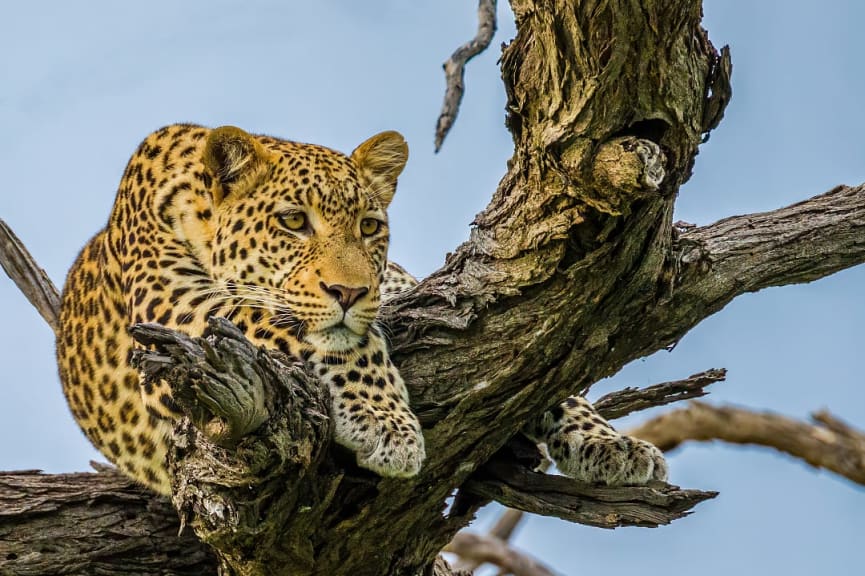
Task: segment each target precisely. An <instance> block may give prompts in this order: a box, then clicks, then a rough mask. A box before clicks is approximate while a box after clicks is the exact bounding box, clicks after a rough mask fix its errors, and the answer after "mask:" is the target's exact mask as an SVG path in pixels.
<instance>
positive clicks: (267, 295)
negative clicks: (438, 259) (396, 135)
mask: <svg viewBox="0 0 865 576" xmlns="http://www.w3.org/2000/svg"><path fill="white" fill-rule="evenodd" d="M399 140H400V142H402V139H401V138H400V139H399ZM260 144H261V150H260V153H261V155H260V158H259V164H260V165H259V166H258V167H257V168H256V169H255V171H254V173H251V174H249V175H248V176H246V177H244V178H241V179H236V180H233V181H232V180H231V179H230V178H229V179H227V180H226V179H225V178H223V181H222V182H221V183H220V182H216V183H215V184H214V185H216V186H220V185H221V186H222V187H223V189H222V190H221V191H218V192H217V193H216V194H215V196H214V197H215V198H221V202H219V203H218V206H217V209H216V212H215V214H214V217H215V220H214V224H215V233H214V236H213V242H212V247H211V250H212V252H211V266H212V274H213V277H214V279H216V280H217V281H218V282H219V284H220V285H221V286H223V287H224V289H225V292H226V297H227V296H228V295H229V294H230V295H231V297H233V298H235V299H240V300H242V302H243V304H244V305H245V306H254V307H260V309H261V311H262V314H265V315H269V316H270V318H271V319H270V322H271V323H272V324H273V325H274V326H280V327H287V328H290V329H292V330H293V331H294V332H295V333H296V334H297V337H298V339H299V340H301V341H304V342H306V343H308V344H310V345H312V346H313V347H314V348H315V349H317V350H322V351H331V352H343V351H346V350H348V349H350V348H352V347H356V346H357V345H358V344H359V343H360V342H361V340H362V339H363V338H364V337H365V336H366V334H367V332H368V331H369V328H370V326H371V324H372V323H373V321H374V320H375V318H376V316H377V314H378V309H379V304H380V285H381V281H382V278H383V275H384V270H385V266H386V263H387V247H388V239H389V237H388V225H387V213H386V211H385V210H386V208H387V205H388V203H389V202H390V199H391V198H392V196H393V189H392V188H388V185H389V182H383V181H381V180H380V179H379V180H375V179H371V178H370V177H369V175H368V172H369V166H368V164H366V165H365V164H364V159H365V158H364V157H363V155H362V154H360V155H359V154H358V151H355V153H354V154H353V155H352V157H348V156H345V155H343V154H340V153H338V152H335V151H332V150H329V149H327V148H323V147H320V146H313V145H307V144H296V143H291V142H283V141H271V140H268V139H262V140H261V141H260ZM402 145H403V146H404V143H402ZM362 146H363V145H362ZM358 150H361V148H359V149H358ZM400 169H401V166H400ZM217 175H218V172H217ZM393 184H395V178H394V179H393Z"/></svg>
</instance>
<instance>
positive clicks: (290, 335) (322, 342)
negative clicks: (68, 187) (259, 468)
mask: <svg viewBox="0 0 865 576" xmlns="http://www.w3.org/2000/svg"><path fill="white" fill-rule="evenodd" d="M407 160H408V145H407V143H406V141H405V139H404V138H403V136H402V135H401V134H399V133H398V132H395V131H385V132H381V133H379V134H376V135H375V136H372V137H371V138H369V139H367V140H366V141H364V142H363V143H361V144H360V145H359V146H357V147H356V148H355V149H354V150H353V151H352V152H351V153H350V154H343V153H341V152H338V151H336V150H333V149H330V148H327V147H325V146H321V145H317V144H306V143H300V142H295V141H291V140H285V139H281V138H277V137H273V136H267V135H258V134H251V133H248V132H246V131H244V130H242V129H240V128H238V127H235V126H221V127H217V128H207V127H204V126H199V125H196V124H172V125H169V126H165V127H163V128H161V129H159V130H157V131H155V132H153V133H151V134H150V135H148V136H147V137H146V138H145V139H144V141H143V142H142V143H141V144H140V145H139V146H138V148H137V149H136V151H135V152H134V153H133V155H132V156H131V158H130V160H129V161H128V163H127V165H126V169H125V171H124V173H123V176H122V178H121V180H120V184H119V186H118V189H117V193H116V197H115V201H114V205H113V207H112V209H111V212H110V215H109V218H108V222H107V224H106V225H105V227H104V228H102V229H101V230H100V231H99V232H97V233H96V235H95V236H93V237H92V238H91V239H90V241H89V242H87V244H86V245H85V246H84V248H83V249H82V250H81V252H80V254H79V255H78V257H77V259H76V260H75V262H74V264H73V265H72V267H71V269H70V271H69V273H68V275H67V278H66V282H65V284H64V288H63V292H62V296H61V306H60V316H59V327H58V330H57V338H56V352H57V354H56V355H57V363H58V371H59V374H60V380H61V383H62V388H63V393H64V395H65V397H66V400H67V403H68V405H69V408H70V411H71V413H72V415H73V418H74V419H75V421H76V422H77V423H78V425H79V427H80V428H81V430H82V431H83V433H84V435H85V436H86V437H87V438H88V439H89V440H90V442H91V443H92V444H93V445H94V446H95V447H96V448H97V449H98V450H99V451H100V452H101V453H102V454H103V455H104V456H105V457H106V458H107V459H108V460H109V461H111V462H112V463H113V464H114V465H116V466H117V467H118V468H119V469H120V470H121V471H122V472H123V473H125V474H126V475H128V476H129V477H131V478H132V479H134V480H136V481H138V482H140V483H141V484H143V485H144V486H146V487H148V488H150V489H152V490H154V491H155V492H158V493H161V494H170V493H171V481H172V479H171V476H170V472H169V470H168V466H167V464H166V456H167V454H168V451H169V450H170V443H171V438H172V430H173V428H174V425H175V423H176V421H177V420H178V418H180V417H181V416H182V410H181V408H180V407H179V405H178V403H177V402H176V401H175V400H174V398H173V396H172V391H171V389H170V387H169V386H168V384H167V383H166V382H164V381H159V380H157V381H153V380H149V379H145V378H143V377H142V375H141V374H140V373H139V371H138V370H137V369H136V368H135V367H134V366H133V365H132V363H131V357H132V352H133V350H134V349H135V348H136V343H135V342H134V340H133V338H132V336H131V333H130V327H131V326H133V325H135V324H140V323H148V322H151V323H158V324H161V325H163V326H166V327H168V328H172V329H174V330H177V331H180V332H182V333H185V334H188V335H190V336H200V335H201V334H203V333H204V331H205V328H206V326H207V323H208V320H209V319H210V318H211V317H214V316H221V317H224V318H227V319H228V320H230V321H231V322H233V323H234V324H235V325H236V326H237V327H238V328H239V329H240V331H241V332H242V333H243V334H244V335H245V336H246V338H247V339H249V340H250V341H251V342H252V343H253V344H255V345H257V346H261V347H265V348H270V349H275V350H278V351H280V352H282V353H283V354H285V355H287V356H288V357H291V358H294V359H296V360H297V361H299V362H303V363H305V364H306V366H307V367H308V369H309V370H310V371H311V372H312V373H314V374H315V375H316V376H317V378H318V380H319V381H320V382H321V384H322V385H323V386H325V387H327V389H328V391H329V393H330V397H331V406H330V411H331V418H332V420H333V423H334V440H335V441H336V443H337V444H340V445H342V446H344V447H345V448H347V449H348V450H349V451H350V452H351V453H353V454H354V458H355V459H356V462H357V464H358V465H359V466H360V467H361V468H365V469H368V470H370V471H372V472H373V473H375V474H378V475H380V476H382V477H394V478H410V477H413V476H415V475H417V474H418V472H419V471H420V469H421V466H422V464H423V462H424V460H425V458H426V451H425V444H424V436H423V431H422V429H421V425H420V422H419V420H418V418H417V415H416V414H415V413H414V412H413V411H412V409H411V406H410V399H409V394H408V390H407V387H406V385H405V382H404V380H403V378H402V376H401V375H400V373H399V370H398V369H397V367H396V366H395V365H394V363H393V361H392V360H391V357H390V354H389V351H388V345H387V337H386V334H385V332H384V329H383V327H382V325H381V323H380V320H379V317H380V310H381V307H382V305H383V303H387V302H389V301H391V300H392V299H393V298H396V297H398V296H399V295H400V294H402V293H403V292H405V291H406V290H411V289H413V288H414V286H415V285H416V284H417V280H416V279H415V278H414V277H413V276H411V275H410V274H409V273H408V272H407V271H405V269H403V268H402V267H400V266H399V265H397V264H396V263H394V262H391V261H389V260H388V258H387V252H388V247H389V240H390V232H389V222H388V214H387V209H388V207H389V205H390V203H391V201H392V200H393V198H394V195H395V192H396V188H397V182H398V179H399V177H400V175H401V174H402V172H403V169H404V167H405V165H406V162H407ZM525 432H526V434H527V435H528V436H529V437H530V438H532V439H533V440H535V441H537V442H539V443H542V444H546V446H547V447H548V450H549V452H550V455H551V456H552V457H553V458H554V459H555V460H556V462H557V463H558V464H559V467H560V469H561V470H562V471H563V472H565V473H566V474H570V475H572V476H574V477H575V478H577V479H580V480H584V481H589V482H601V483H607V484H622V483H645V482H648V481H649V480H651V479H661V480H665V479H666V465H665V463H664V460H663V455H661V453H660V452H659V451H658V450H657V449H656V448H654V447H653V446H651V445H649V444H646V443H642V441H638V440H636V439H630V438H629V437H627V436H621V435H619V434H618V433H616V432H615V431H614V430H613V429H612V427H611V426H609V424H608V423H606V421H604V420H603V419H601V418H600V416H599V415H598V414H597V412H596V411H595V410H594V409H593V408H592V406H591V404H590V403H588V401H584V400H583V399H581V398H579V397H571V398H568V399H566V400H565V401H564V403H562V404H561V405H560V406H557V407H555V408H553V409H552V410H549V411H547V412H545V413H543V414H542V415H540V416H539V417H538V418H536V419H535V420H534V421H533V422H531V423H529V424H528V425H527V426H526V430H525Z"/></svg>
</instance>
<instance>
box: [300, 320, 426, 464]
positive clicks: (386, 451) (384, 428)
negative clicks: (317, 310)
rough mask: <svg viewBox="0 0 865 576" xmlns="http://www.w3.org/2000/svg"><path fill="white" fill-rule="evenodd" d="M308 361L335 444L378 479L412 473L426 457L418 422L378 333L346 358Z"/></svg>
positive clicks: (329, 357)
mask: <svg viewBox="0 0 865 576" xmlns="http://www.w3.org/2000/svg"><path fill="white" fill-rule="evenodd" d="M310 362H311V363H312V364H313V366H314V367H315V369H316V371H317V373H318V375H319V377H320V378H321V380H322V381H323V382H326V383H327V385H328V386H329V388H330V394H331V398H332V401H333V405H332V416H333V419H334V423H335V426H336V433H335V435H336V441H337V442H338V443H340V444H342V445H343V446H345V447H347V448H349V449H351V450H352V451H354V452H355V453H356V454H357V462H358V464H359V465H360V466H362V467H363V468H367V469H369V470H372V471H373V472H376V473H378V474H380V475H382V476H395V477H409V476H414V475H415V474H417V473H418V471H419V470H420V467H421V464H422V463H423V460H424V458H425V456H426V453H425V450H424V438H423V434H422V432H421V427H420V422H419V421H418V419H417V416H415V415H414V413H413V412H412V411H411V408H409V404H408V391H407V390H406V387H405V383H404V382H403V379H402V377H401V376H400V374H399V371H398V370H397V369H396V366H394V365H393V363H392V362H391V360H390V357H389V356H388V353H387V346H386V342H385V339H384V338H383V337H382V336H381V334H380V333H379V331H378V329H377V328H375V327H373V328H371V330H370V333H369V337H368V338H367V340H366V341H365V342H364V343H363V345H362V346H360V347H359V349H358V350H357V351H353V352H352V353H351V355H348V356H344V357H339V356H334V355H333V354H331V355H329V356H326V357H320V356H318V355H316V354H313V355H312V356H311V357H310Z"/></svg>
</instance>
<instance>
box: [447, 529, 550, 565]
mask: <svg viewBox="0 0 865 576" xmlns="http://www.w3.org/2000/svg"><path fill="white" fill-rule="evenodd" d="M444 552H450V553H452V554H456V555H457V556H459V557H460V559H461V560H466V561H469V562H471V563H472V564H473V565H474V566H480V565H481V564H485V563H490V564H494V565H496V566H498V567H499V568H500V569H501V570H502V573H504V574H513V575H514V576H554V574H553V572H552V570H550V569H549V568H547V567H546V566H544V565H543V564H541V563H540V562H538V561H537V560H535V559H534V558H532V557H531V556H529V555H527V554H523V553H522V552H518V551H516V550H514V549H513V548H511V547H510V546H508V544H507V542H505V541H503V540H500V539H498V538H496V537H494V536H482V535H480V534H473V533H471V532H460V533H459V534H457V535H456V536H454V538H453V540H451V541H450V543H449V544H448V545H447V546H445V549H444Z"/></svg>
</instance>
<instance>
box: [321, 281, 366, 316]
mask: <svg viewBox="0 0 865 576" xmlns="http://www.w3.org/2000/svg"><path fill="white" fill-rule="evenodd" d="M319 286H321V289H322V290H324V291H325V292H326V293H328V294H330V295H331V296H333V298H334V299H335V300H336V301H337V302H339V305H340V306H342V309H343V310H348V309H349V308H351V307H352V306H354V304H355V302H357V301H358V300H360V299H361V298H363V296H364V295H365V294H366V293H367V292H369V288H366V287H361V288H349V287H348V286H343V285H342V284H331V285H330V286H328V285H327V284H325V283H324V282H319Z"/></svg>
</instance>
